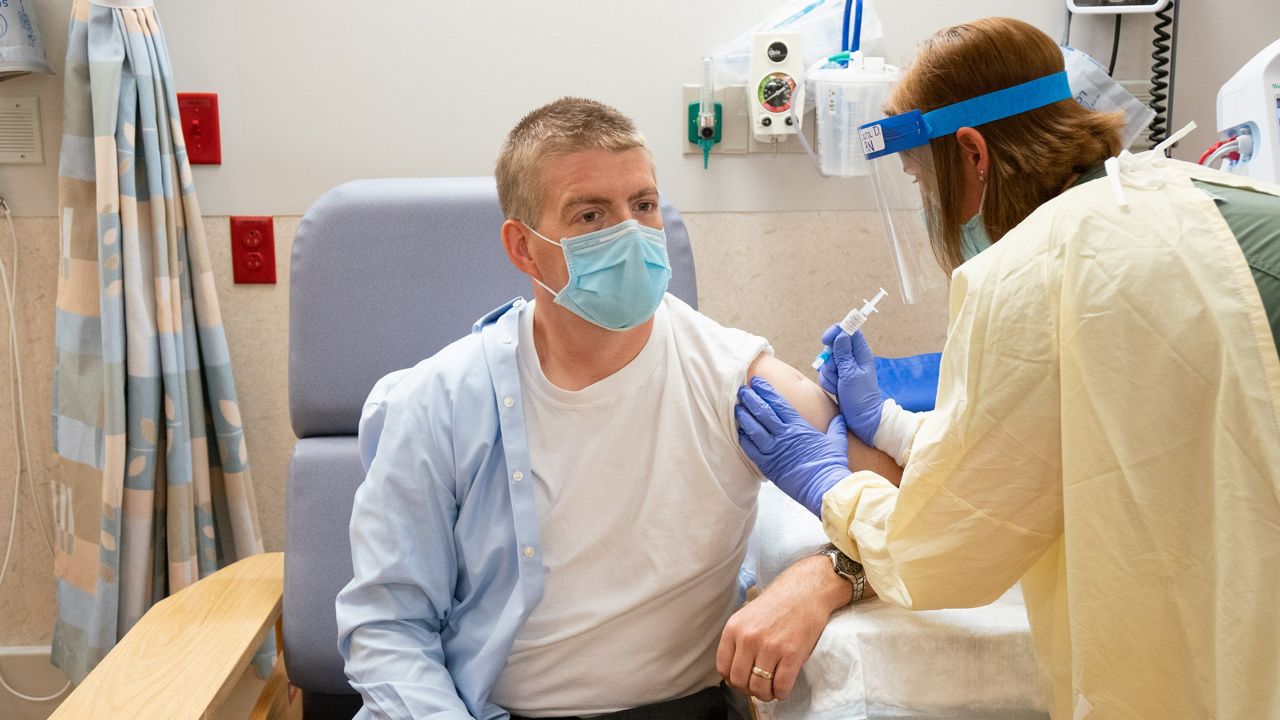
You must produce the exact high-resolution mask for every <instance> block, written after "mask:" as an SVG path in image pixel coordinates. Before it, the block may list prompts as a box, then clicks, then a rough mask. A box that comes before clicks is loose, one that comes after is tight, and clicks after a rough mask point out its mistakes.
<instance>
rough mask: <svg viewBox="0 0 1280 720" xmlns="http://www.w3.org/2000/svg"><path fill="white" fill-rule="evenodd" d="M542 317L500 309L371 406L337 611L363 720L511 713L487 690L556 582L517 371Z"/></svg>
mask: <svg viewBox="0 0 1280 720" xmlns="http://www.w3.org/2000/svg"><path fill="white" fill-rule="evenodd" d="M531 311H532V308H531V307H530V306H529V305H528V304H527V303H526V302H525V301H524V300H521V299H516V300H513V301H511V302H510V303H508V304H506V305H504V306H502V307H500V308H498V309H496V310H494V311H493V312H491V313H489V314H488V315H486V316H485V317H483V318H481V319H480V320H479V321H477V322H476V324H475V327H474V328H473V331H472V334H471V335H470V336H468V337H465V338H463V339H461V340H458V341H457V342H455V343H453V344H451V345H449V346H448V347H446V348H444V349H443V350H441V351H440V352H439V353H437V354H436V355H434V356H432V357H430V358H428V359H426V360H424V361H422V362H421V363H418V365H417V366H415V367H413V368H411V369H408V370H401V371H398V372H395V373H392V374H390V375H388V376H387V377H385V378H383V379H382V380H380V381H379V382H378V384H377V385H376V386H375V387H374V389H373V391H372V392H371V393H370V395H369V399H368V401H367V402H366V404H365V408H364V412H363V413H362V415H361V420H360V439H359V447H360V455H361V460H362V462H363V463H364V465H365V469H366V471H367V474H366V478H365V481H364V483H363V484H362V485H361V486H360V489H359V490H358V491H357V492H356V497H355V506H354V508H353V511H352V514H351V560H352V565H353V570H354V578H353V579H352V581H351V582H350V583H349V584H348V585H347V586H346V587H345V588H343V590H342V591H341V592H340V593H339V594H338V599H337V619H338V635H339V643H338V649H339V651H340V652H341V654H342V657H343V659H344V660H345V661H346V673H347V677H348V678H349V679H350V680H351V685H352V687H353V688H355V689H356V690H357V691H359V692H360V694H361V695H362V696H363V698H364V708H363V709H362V710H361V712H360V714H359V715H357V718H361V719H363V718H394V719H396V720H401V719H403V720H409V719H410V718H414V719H417V720H422V719H425V718H432V719H445V718H449V719H453V718H458V719H461V718H470V717H475V718H480V720H502V719H504V718H506V717H507V712H506V711H505V710H503V709H502V708H500V707H498V706H497V705H494V704H493V703H491V702H489V699H488V698H489V694H490V691H491V689H492V688H493V686H494V684H495V682H496V681H497V679H498V676H499V675H500V674H501V672H502V670H503V668H504V666H505V664H506V661H507V657H508V655H509V654H510V650H511V646H512V643H513V642H514V640H515V637H516V634H517V632H518V631H519V629H520V627H521V626H522V625H523V624H524V622H525V620H526V619H527V618H528V617H529V614H530V613H531V612H532V611H533V609H534V608H535V607H536V606H537V604H538V602H539V601H540V600H541V598H542V594H543V576H544V574H545V572H546V569H545V567H544V565H543V563H542V549H541V547H540V544H539V518H538V511H537V505H536V501H535V498H534V487H533V483H532V482H531V481H530V475H531V473H530V470H529V467H530V464H529V448H528V444H527V440H526V432H525V424H524V413H523V409H522V396H521V387H520V372H519V367H518V365H517V360H516V357H517V347H518V345H519V342H520V332H519V328H520V325H519V323H520V317H521V313H524V312H531ZM747 564H748V566H749V565H750V564H751V561H750V559H748V563H747ZM751 579H752V578H751V574H750V571H749V570H748V569H746V568H744V572H743V574H742V575H741V577H740V588H739V589H740V590H741V589H742V587H741V585H742V583H743V582H746V583H749V582H751Z"/></svg>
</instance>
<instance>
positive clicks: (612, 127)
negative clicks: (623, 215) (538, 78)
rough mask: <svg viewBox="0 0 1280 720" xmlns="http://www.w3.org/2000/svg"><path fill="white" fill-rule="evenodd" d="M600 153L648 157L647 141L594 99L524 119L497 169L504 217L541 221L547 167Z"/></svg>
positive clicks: (565, 101)
mask: <svg viewBox="0 0 1280 720" xmlns="http://www.w3.org/2000/svg"><path fill="white" fill-rule="evenodd" d="M596 148H598V149H602V150H612V151H614V152H621V151H624V150H631V149H633V148H644V149H645V152H646V153H648V147H647V146H646V144H645V140H644V136H643V135H641V134H640V131H639V130H637V129H636V125H635V123H633V122H631V118H628V117H627V116H626V115H623V114H622V113H620V112H618V111H617V110H616V109H614V108H612V107H610V106H608V105H605V104H604V103H601V102H596V101H595V100H586V99H584V98H576V97H563V98H560V99H559V100H556V101H554V102H550V103H547V104H546V105H543V106H542V107H540V108H538V109H537V110H534V111H533V112H531V113H529V114H528V115H525V116H524V117H523V118H521V119H520V122H518V123H516V126H515V127H514V128H512V129H511V132H510V133H508V134H507V140H506V142H504V143H503V144H502V151H501V152H500V153H499V154H498V164H497V167H496V168H495V169H494V176H495V178H496V179H497V181H498V203H499V204H500V205H501V206H502V212H503V214H504V215H505V216H506V217H508V218H512V219H516V220H521V221H523V222H526V223H536V222H538V221H539V217H538V216H539V214H540V213H541V211H542V203H543V201H544V200H545V198H546V191H547V188H546V186H545V182H544V180H543V178H542V165H543V163H544V162H545V161H547V160H548V159H550V158H554V157H562V156H564V155H570V154H572V153H575V152H581V151H583V150H591V149H596ZM652 163H653V160H652V158H650V165H652Z"/></svg>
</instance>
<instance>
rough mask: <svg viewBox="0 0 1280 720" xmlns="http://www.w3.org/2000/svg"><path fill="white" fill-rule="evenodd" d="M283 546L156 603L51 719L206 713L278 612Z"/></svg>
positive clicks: (144, 718) (176, 719) (171, 719)
mask: <svg viewBox="0 0 1280 720" xmlns="http://www.w3.org/2000/svg"><path fill="white" fill-rule="evenodd" d="M283 591H284V553H278V552H277V553H264V554H261V555H254V556H251V557H247V558H245V559H243V560H240V561H239V562H236V563H233V564H231V565H228V566H227V567H225V568H223V569H221V570H219V571H218V572H216V573H214V574H212V575H210V576H208V577H206V578H204V579H203V580H200V581H199V582H197V583H195V584H193V585H191V586H190V587H187V588H185V589H183V590H180V591H179V592H177V593H174V594H173V595H171V596H170V597H167V598H165V599H164V600H161V601H160V602H158V603H156V604H155V605H154V606H153V607H152V608H151V609H150V610H148V611H147V613H146V614H145V615H143V616H142V619H141V620H139V621H138V624H137V625H134V626H133V629H131V630H130V631H129V632H128V633H126V634H125V636H124V638H123V639H122V640H121V641H120V643H119V644H118V645H116V646H115V648H114V649H112V650H111V652H110V653H108V654H107V656H106V657H105V658H103V660H102V662H101V663H99V664H98V666H97V667H96V668H94V670H93V672H91V673H89V676H88V677H86V678H85V679H84V682H82V683H81V684H80V686H79V687H77V688H76V689H75V691H74V692H72V693H71V695H70V696H68V697H67V699H66V700H64V701H63V702H62V704H61V705H60V706H59V707H58V709H57V710H56V711H55V712H54V713H53V715H52V716H50V720H82V719H83V720H89V719H90V718H93V719H97V718H122V719H126V720H153V719H154V720H161V719H163V720H184V719H186V718H191V719H193V720H195V719H198V718H207V717H211V716H212V715H213V713H214V712H215V711H216V710H217V708H218V706H219V705H221V704H222V702H223V701H224V700H225V699H226V697H227V695H228V693H230V692H231V689H232V687H233V686H234V685H235V683H236V681H237V680H238V679H239V677H240V675H241V674H242V672H243V669H244V667H245V665H246V664H247V663H248V661H249V660H250V658H252V657H253V654H254V653H255V652H256V651H257V649H258V647H259V646H260V645H261V643H262V639H263V638H264V637H265V636H266V634H267V631H268V630H270V629H271V627H272V625H273V624H274V623H275V621H276V619H277V618H278V617H279V616H280V601H281V596H282V593H283Z"/></svg>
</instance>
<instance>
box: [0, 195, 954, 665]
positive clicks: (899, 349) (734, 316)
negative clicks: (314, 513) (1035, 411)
mask: <svg viewBox="0 0 1280 720" xmlns="http://www.w3.org/2000/svg"><path fill="white" fill-rule="evenodd" d="M685 219H686V222H687V224H688V227H689V233H690V237H691V238H692V240H693V247H694V255H695V261H696V264H697V272H698V287H699V294H700V299H701V306H702V309H703V311H704V312H706V313H707V314H708V315H710V316H712V317H714V318H716V319H717V320H720V321H721V322H724V323H726V324H730V325H735V326H739V327H743V328H745V329H748V330H751V331H753V332H756V333H759V334H761V335H764V336H765V337H767V338H769V339H770V340H771V341H772V342H773V344H774V347H775V349H776V351H777V354H778V356H779V357H781V358H782V359H784V360H786V361H787V362H790V363H791V364H793V365H795V366H796V367H799V368H802V369H806V371H807V363H808V362H809V361H810V360H811V359H812V357H813V354H814V353H815V352H816V351H817V349H818V347H817V346H818V337H819V336H820V335H821V333H822V331H823V330H825V329H826V328H827V326H828V325H830V324H831V323H832V322H834V321H836V320H838V319H839V318H840V317H841V316H842V315H843V314H844V313H845V312H846V311H847V310H848V307H849V306H851V305H852V304H853V303H854V302H856V301H858V300H861V299H862V298H863V297H866V296H869V294H870V293H871V292H874V290H875V288H876V287H877V284H878V283H884V282H887V281H888V279H889V278H891V277H892V276H891V272H892V269H891V267H890V264H889V262H890V261H889V257H888V254H887V252H886V251H885V249H884V248H885V243H884V239H883V236H882V235H881V229H880V227H881V226H880V218H879V215H878V214H876V213H874V212H865V211H861V212H860V211H841V212H818V213H690V214H688V215H687V216H686V218H685ZM297 226H298V218H296V217H281V218H276V238H277V248H276V261H277V272H278V274H279V278H280V284H278V285H274V286H272V285H234V284H232V283H231V281H230V274H231V273H230V269H231V264H230V258H229V247H230V245H229V235H228V224H227V219H226V218H225V217H216V218H207V219H206V220H205V229H206V234H207V237H208V243H209V248H210V253H211V255H212V258H213V263H214V268H215V271H216V273H217V277H218V291H219V297H220V301H221V303H222V311H223V318H224V321H225V323H226V329H227V339H228V343H229V345H230V348H231V353H232V362H233V366H234V369H235V377H236V383H237V389H238V392H239V396H240V403H241V414H242V417H243V420H244V426H245V433H246V435H247V437H248V445H249V457H250V461H251V463H252V469H253V477H254V482H255V485H256V490H257V497H258V507H259V511H260V517H261V521H262V531H263V536H264V538H265V541H266V546H267V549H268V550H280V549H282V548H283V539H284V482H285V469H286V466H287V464H288V459H289V453H290V451H291V449H292V447H293V440H294V438H293V431H292V429H291V428H290V426H289V408H288V383H287V378H288V376H287V366H286V360H287V357H288V334H289V332H288V331H289V317H288V315H289V313H288V294H289V286H288V277H289V249H290V246H291V242H292V239H293V234H294V231H295V230H296V229H297ZM17 229H18V242H19V244H20V246H21V247H22V263H23V265H22V277H23V284H22V286H21V287H20V288H19V293H20V310H19V313H18V318H19V327H18V333H19V337H20V340H21V348H22V364H23V375H24V377H25V380H26V403H25V407H26V411H27V421H28V422H27V424H28V429H29V431H30V433H31V451H32V455H33V458H34V461H35V462H34V470H35V475H34V477H35V481H36V485H37V496H38V500H39V504H40V517H42V518H43V519H44V521H45V523H46V526H49V515H48V513H49V494H48V487H49V482H50V481H51V480H52V479H55V478H57V477H58V473H59V472H60V466H59V464H58V461H57V459H56V458H55V457H54V456H53V454H52V452H51V450H50V447H51V445H50V439H49V432H50V430H49V407H50V386H51V385H50V380H51V374H52V360H53V353H52V347H53V323H54V314H53V310H54V308H53V302H54V294H55V291H56V278H57V273H56V263H57V256H58V228H57V222H56V221H55V220H54V219H53V218H23V219H19V220H18V221H17ZM881 308H882V314H881V315H880V316H878V317H876V318H875V319H874V320H872V321H871V322H870V323H868V326H867V335H868V336H869V338H870V339H871V341H872V343H873V347H875V348H876V350H877V351H878V352H880V353H882V354H914V353H918V352H927V351H931V350H937V349H940V348H941V343H942V337H943V333H944V330H945V326H946V317H945V315H946V311H945V292H944V291H943V290H938V291H934V292H933V293H931V294H930V295H929V296H927V298H926V302H924V303H922V304H920V305H916V306H910V307H903V306H902V305H901V301H900V300H899V299H898V298H897V296H896V295H891V296H890V297H889V299H888V300H887V301H885V302H884V303H882V305H881ZM6 362H7V361H5V362H0V376H4V375H5V374H6V373H7V371H8V368H7V364H5V363H6ZM9 408H10V406H9V404H8V396H7V394H5V395H3V396H0V443H4V442H7V438H9V437H10V428H11V424H10V420H9V412H8V411H9ZM11 452H12V450H11V448H10V447H8V446H7V445H0V457H3V458H4V459H5V461H3V462H0V472H4V473H5V474H4V475H0V511H3V512H4V513H5V515H4V517H5V522H4V525H6V526H7V524H8V522H7V517H8V511H9V508H10V500H11V498H12V496H13V478H12V476H11V474H10V471H9V467H10V462H9V460H10V458H11V457H12V455H11ZM19 503H20V505H19V510H18V514H19V529H18V534H17V538H16V540H15V542H16V548H15V550H14V556H13V557H14V559H13V561H12V563H13V564H12V567H10V570H9V573H10V577H9V578H8V579H7V580H6V581H5V584H4V587H3V588H0V619H2V620H0V646H4V645H34V644H46V643H48V642H49V638H50V630H51V628H52V624H53V616H54V607H53V598H54V593H53V574H52V561H51V556H50V554H49V551H48V549H47V547H46V546H45V544H44V542H43V541H42V540H41V539H40V528H39V525H38V524H37V520H36V514H35V512H34V511H33V510H32V507H31V496H30V494H29V492H28V489H27V485H26V482H25V481H24V482H23V487H22V488H21V493H20V497H19ZM0 541H2V539H0Z"/></svg>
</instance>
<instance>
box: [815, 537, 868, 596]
mask: <svg viewBox="0 0 1280 720" xmlns="http://www.w3.org/2000/svg"><path fill="white" fill-rule="evenodd" d="M818 554H819V555H826V556H827V557H829V558H831V567H832V568H833V569H834V570H835V571H836V574H837V575H839V576H840V577H842V578H844V579H845V580H848V581H849V583H850V584H851V585H853V599H852V600H850V601H849V604H850V605H853V604H854V603H856V602H858V601H860V600H862V596H863V594H864V592H865V591H866V589H867V574H866V573H865V572H863V571H862V564H861V563H859V562H857V561H856V560H854V559H853V558H851V557H849V556H848V555H845V554H844V553H842V552H840V549H839V548H837V547H836V546H835V545H830V544H828V545H827V546H826V547H824V548H822V550H820V551H819V552H818Z"/></svg>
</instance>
